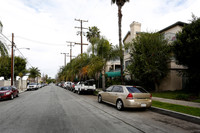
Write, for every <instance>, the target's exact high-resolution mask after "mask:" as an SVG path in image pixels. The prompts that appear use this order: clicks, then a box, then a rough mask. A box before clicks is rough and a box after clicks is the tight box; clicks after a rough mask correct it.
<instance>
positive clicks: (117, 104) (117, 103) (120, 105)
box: [116, 100, 124, 111]
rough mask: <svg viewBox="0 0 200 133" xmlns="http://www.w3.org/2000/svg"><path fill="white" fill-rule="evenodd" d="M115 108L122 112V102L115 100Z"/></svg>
mask: <svg viewBox="0 0 200 133" xmlns="http://www.w3.org/2000/svg"><path fill="white" fill-rule="evenodd" d="M116 108H117V110H119V111H122V110H123V109H124V104H123V102H122V100H117V102H116Z"/></svg>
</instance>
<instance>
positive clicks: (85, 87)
mask: <svg viewBox="0 0 200 133" xmlns="http://www.w3.org/2000/svg"><path fill="white" fill-rule="evenodd" d="M95 90H96V85H95V83H94V80H93V79H90V80H86V81H84V82H83V81H82V82H78V83H77V84H76V85H75V89H74V91H75V92H77V93H78V94H79V95H80V94H81V93H82V92H94V91H95Z"/></svg>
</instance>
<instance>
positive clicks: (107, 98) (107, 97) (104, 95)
mask: <svg viewBox="0 0 200 133" xmlns="http://www.w3.org/2000/svg"><path fill="white" fill-rule="evenodd" d="M112 88H113V86H110V87H108V88H107V89H106V90H105V92H104V93H102V99H103V101H107V102H110V93H111V91H112Z"/></svg>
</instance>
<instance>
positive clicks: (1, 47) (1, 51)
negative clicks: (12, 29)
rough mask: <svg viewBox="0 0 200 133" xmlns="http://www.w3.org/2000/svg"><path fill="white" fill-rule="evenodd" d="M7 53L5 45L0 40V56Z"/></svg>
mask: <svg viewBox="0 0 200 133" xmlns="http://www.w3.org/2000/svg"><path fill="white" fill-rule="evenodd" d="M7 55H8V51H7V49H6V47H5V45H4V44H3V43H2V42H1V40H0V56H7Z"/></svg>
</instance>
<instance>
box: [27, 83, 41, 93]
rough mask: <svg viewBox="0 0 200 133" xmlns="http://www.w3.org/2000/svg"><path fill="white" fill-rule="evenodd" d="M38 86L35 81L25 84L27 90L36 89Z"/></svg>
mask: <svg viewBox="0 0 200 133" xmlns="http://www.w3.org/2000/svg"><path fill="white" fill-rule="evenodd" d="M38 88H39V86H38V84H37V83H30V84H29V85H28V86H27V90H28V91H29V90H37V89H38Z"/></svg>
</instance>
